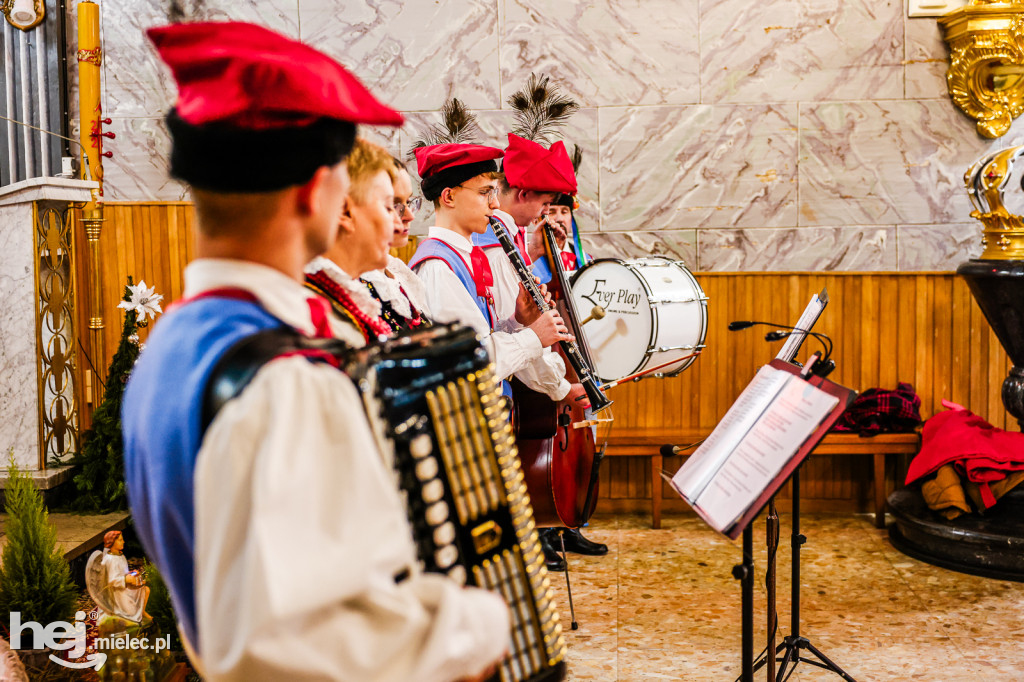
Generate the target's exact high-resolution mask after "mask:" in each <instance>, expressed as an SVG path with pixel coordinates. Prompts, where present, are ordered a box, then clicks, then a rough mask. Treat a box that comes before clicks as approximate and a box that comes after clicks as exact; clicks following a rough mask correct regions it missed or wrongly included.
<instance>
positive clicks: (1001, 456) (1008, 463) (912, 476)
mask: <svg viewBox="0 0 1024 682" xmlns="http://www.w3.org/2000/svg"><path fill="white" fill-rule="evenodd" d="M945 464H952V465H953V466H954V468H955V469H956V470H957V473H959V474H960V475H961V476H963V477H964V478H966V479H967V480H969V481H972V482H974V483H977V484H978V487H979V489H980V490H981V497H982V501H983V502H984V504H985V507H986V508H988V507H991V506H992V505H993V504H995V503H996V498H995V496H994V495H993V494H992V491H991V489H990V488H989V485H990V484H991V483H995V482H996V481H1001V480H1003V479H1004V478H1006V476H1007V474H1009V473H1011V472H1014V471H1024V433H1014V432H1011V431H1004V430H1003V429H997V428H996V427H994V426H992V425H991V424H989V423H988V422H987V421H985V420H984V419H982V418H981V417H979V416H978V415H976V414H974V413H973V412H971V411H970V410H949V411H946V412H940V413H939V414H937V415H935V416H934V417H932V418H931V419H929V420H928V421H927V422H925V425H924V431H923V432H922V434H921V452H920V453H919V454H918V455H917V457H915V458H914V460H913V461H912V462H911V463H910V469H909V470H908V471H907V484H908V485H909V484H911V483H913V482H914V481H917V480H920V479H921V478H924V477H925V476H928V475H929V474H932V473H934V472H936V471H938V469H939V468H940V467H942V466H943V465H945Z"/></svg>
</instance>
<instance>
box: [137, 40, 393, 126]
mask: <svg viewBox="0 0 1024 682" xmlns="http://www.w3.org/2000/svg"><path fill="white" fill-rule="evenodd" d="M146 34H147V35H148V36H149V39H150V40H152V41H153V44H154V45H155V46H156V49H157V52H159V53H160V58H161V59H163V60H164V61H165V62H167V65H168V66H170V67H171V72H172V73H173V74H174V79H175V80H176V81H177V82H178V102H177V104H176V105H175V107H176V109H177V112H178V116H179V117H180V118H181V119H182V120H183V121H185V122H186V123H189V124H191V125H196V126H198V125H203V124H208V123H226V124H229V125H230V126H231V127H234V128H240V129H244V130H270V129H274V128H286V127H301V126H305V125H308V124H311V123H313V122H315V121H316V120H318V119H321V118H333V119H338V120H342V121H348V122H350V123H370V124H381V125H392V126H398V125H402V122H403V118H402V115H401V114H399V113H398V112H397V111H394V110H393V109H390V108H388V107H386V106H384V105H383V104H381V103H380V102H379V101H377V99H376V98H374V96H373V95H371V94H370V91H369V90H367V89H366V88H365V87H363V85H362V83H360V82H359V81H358V80H356V78H355V77H354V76H353V75H352V74H350V73H349V72H348V71H346V70H345V68H344V67H343V66H342V65H341V64H339V63H338V62H336V61H335V60H333V59H331V58H330V57H328V56H327V55H325V54H323V53H322V52H319V51H317V50H314V49H313V48H311V47H309V46H308V45H304V44H303V43H300V42H298V41H296V40H292V39H291V38H288V37H285V36H283V35H281V34H280V33H275V32H274V31H270V30H268V29H266V28H263V27H262V26H256V25H255V24H247V23H242V22H234V21H229V22H199V23H194V24H174V25H171V26H160V27H157V28H151V29H149V30H148V31H146Z"/></svg>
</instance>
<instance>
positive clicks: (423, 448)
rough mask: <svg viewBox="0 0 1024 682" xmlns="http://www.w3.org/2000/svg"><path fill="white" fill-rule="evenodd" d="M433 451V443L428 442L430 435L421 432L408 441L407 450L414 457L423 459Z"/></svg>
mask: <svg viewBox="0 0 1024 682" xmlns="http://www.w3.org/2000/svg"><path fill="white" fill-rule="evenodd" d="M433 451H434V444H433V443H431V442H430V436H428V435H427V434H425V433H421V434H420V435H418V436H416V437H415V438H413V439H412V440H411V441H410V442H409V452H410V453H412V456H413V457H415V458H416V459H423V458H424V457H426V456H427V455H429V454H430V453H431V452H433Z"/></svg>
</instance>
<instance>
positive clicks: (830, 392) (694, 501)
mask: <svg viewBox="0 0 1024 682" xmlns="http://www.w3.org/2000/svg"><path fill="white" fill-rule="evenodd" d="M815 355H817V354H815ZM812 359H813V360H816V359H817V357H815V356H812ZM813 366H814V364H813V363H811V362H809V363H808V367H807V369H804V370H802V371H801V370H800V369H799V368H798V367H797V366H795V365H793V364H790V363H787V362H783V361H782V360H779V359H775V360H772V361H771V362H770V363H769V365H768V366H767V367H765V368H763V369H764V370H766V371H767V372H768V374H762V373H760V372H759V374H758V378H757V379H755V380H754V382H752V383H751V385H750V386H748V388H747V389H746V390H745V391H744V393H743V394H741V396H740V398H738V399H737V403H735V404H734V405H733V407H732V408H730V413H727V414H726V417H725V418H723V422H722V424H726V423H728V424H729V425H728V426H726V427H725V428H726V429H727V430H728V429H734V428H739V429H746V431H745V432H741V433H745V434H747V435H749V434H753V433H754V431H755V430H756V429H758V428H761V431H760V432H759V433H765V434H767V433H779V434H786V435H783V437H782V439H781V440H780V441H779V442H780V443H784V442H788V443H790V444H791V445H789V446H788V447H793V448H794V449H793V450H789V449H786V450H775V451H774V452H772V451H770V450H769V451H767V452H766V451H764V450H763V444H764V443H769V442H773V441H772V439H771V438H770V437H768V436H767V435H765V436H763V438H766V439H767V440H760V438H762V436H759V437H757V438H755V440H754V441H749V439H744V438H743V436H741V437H740V439H741V442H739V444H738V445H731V444H728V443H730V441H729V440H719V441H718V442H717V443H715V444H714V445H712V444H711V443H713V442H714V436H715V434H712V436H711V437H709V440H706V441H705V442H704V445H703V446H702V447H704V448H709V447H710V448H712V449H713V448H716V447H717V450H714V452H715V455H713V456H712V455H708V456H705V457H704V458H703V460H694V459H691V460H690V462H693V465H692V467H691V468H689V469H687V466H689V463H688V465H687V466H684V468H683V469H680V471H679V472H677V474H676V476H674V477H673V478H672V479H671V480H670V483H671V485H672V487H673V489H675V490H676V492H678V493H679V494H680V495H681V496H682V497H683V499H685V500H686V501H687V502H688V503H690V505H691V506H692V507H693V508H694V510H695V511H696V512H697V513H698V514H699V515H700V516H701V517H702V518H703V519H704V520H705V521H706V522H707V523H708V524H709V525H711V527H712V528H715V529H716V530H718V531H719V532H721V533H723V534H724V535H726V536H727V537H729V538H730V539H733V540H735V539H736V538H737V537H738V536H739V535H740V534H741V533H742V535H743V561H742V563H740V564H739V565H737V566H735V567H734V568H733V577H735V578H736V579H738V580H740V583H741V592H742V599H741V613H742V650H741V660H742V667H741V673H740V678H739V679H741V680H743V682H747V681H750V682H752V681H753V673H754V671H755V670H757V669H759V668H760V667H762V666H763V665H764V662H763V661H762V662H761V663H760V664H759V665H758V666H757V667H755V666H754V665H753V578H754V576H753V568H754V566H753V531H752V528H751V526H752V522H753V520H754V519H755V518H756V517H757V515H758V514H759V513H760V512H761V511H762V510H763V509H764V508H765V506H766V505H768V504H769V502H770V500H771V499H772V498H773V497H774V495H775V494H776V493H777V492H778V491H779V489H780V488H781V487H782V486H783V485H784V484H785V482H786V481H787V480H789V479H790V478H791V477H793V476H794V475H795V474H796V473H797V470H798V468H799V466H800V465H801V464H802V463H803V461H804V460H805V459H806V458H807V456H808V455H809V454H810V453H811V451H812V450H813V449H814V448H815V447H816V446H817V445H818V443H819V442H820V441H821V439H822V438H824V437H825V435H826V434H827V433H828V431H829V429H831V427H832V425H833V424H835V422H836V421H837V420H838V419H839V416H840V415H841V414H842V413H843V411H844V410H845V408H846V406H848V405H849V404H850V403H851V402H852V401H853V398H854V396H855V395H856V393H855V392H853V391H851V390H849V389H846V388H843V387H842V386H839V385H838V384H834V383H832V382H830V381H828V380H827V379H824V378H823V377H819V376H814V375H813V374H811V372H810V368H811V367H813ZM772 372H774V374H772ZM785 374H789V375H791V376H789V377H788V378H786V379H782V380H781V383H777V382H778V381H780V380H779V379H778V377H780V376H783V375H785ZM766 382H776V383H774V385H777V386H779V387H780V388H778V389H775V391H776V392H775V393H764V392H763V391H765V390H767V391H772V390H773V389H770V388H766ZM755 384H756V385H757V387H756V388H754V386H755ZM805 384H808V385H809V387H808V389H809V388H810V387H813V388H814V389H817V391H813V390H812V391H810V392H808V389H801V388H799V387H800V386H803V385H805ZM812 394H813V396H812ZM826 394H827V396H828V397H825V396H826ZM784 395H786V396H790V397H789V398H783V396H784ZM752 396H756V397H752ZM766 396H767V397H766ZM797 396H798V397H797ZM814 396H819V397H814ZM747 398H749V399H750V400H754V401H757V402H756V403H755V404H756V405H758V407H757V408H755V409H756V410H758V411H757V412H750V411H749V409H750V408H749V407H748V406H749V405H751V403H750V402H744V401H745V399H747ZM829 398H831V399H832V401H831V402H829ZM765 399H767V400H768V402H767V403H765V402H764V400H765ZM794 399H796V400H797V401H798V404H800V405H803V406H811V407H810V411H809V412H806V411H805V412H802V413H801V412H789V410H791V409H795V407H794V408H791V407H787V405H791V404H792V402H791V401H792V400H794ZM777 400H781V401H782V402H779V403H778V405H777V406H776V401H777ZM800 401H809V402H800ZM761 405H766V406H765V407H760V406H761ZM734 410H739V411H740V412H743V411H744V410H746V414H748V415H756V416H754V417H753V419H754V421H753V422H750V421H739V420H741V419H744V418H742V417H741V418H732V420H731V421H730V419H731V418H730V414H732V413H733V411H734ZM760 410H763V412H762V411H760ZM769 414H770V415H771V416H770V417H766V415H769ZM788 414H792V415H793V416H794V417H795V420H794V421H793V422H792V423H790V422H788V421H787V420H786V418H785V417H784V416H783V415H788ZM798 414H799V415H801V416H796V415H798ZM811 415H814V416H811ZM819 415H820V416H819ZM780 420H781V421H780ZM811 420H814V421H811ZM812 424H813V426H812ZM779 429H783V431H779ZM787 429H788V431H787ZM727 432H728V431H727ZM723 438H725V439H727V438H728V436H723ZM748 441H749V442H751V445H749V446H747V447H744V443H747V442H748ZM721 443H726V445H720V444H721ZM758 443H759V444H760V445H758ZM779 447H787V446H779ZM759 448H762V449H760V450H759ZM739 453H742V454H739ZM757 453H760V454H757ZM695 454H700V452H699V451H698V453H695ZM751 456H755V457H757V456H759V457H762V458H765V459H763V462H764V463H765V466H762V465H761V464H760V463H757V461H756V460H751V459H750V457H751ZM780 458H782V459H780ZM769 459H773V460H774V461H775V462H776V464H775V466H778V467H779V469H774V467H772V468H767V467H771V466H772V465H768V464H767V462H768V461H769ZM751 466H753V467H759V468H760V475H759V476H754V477H753V478H751V480H750V481H749V482H747V483H743V482H740V481H739V479H738V478H737V477H736V475H734V472H736V471H738V470H739V469H738V468H737V467H740V468H743V467H746V469H744V471H749V472H750V473H753V469H750V468H749V467H751ZM739 476H740V477H741V478H742V477H745V476H747V474H745V473H744V474H740V475H739ZM713 481H715V483H714V484H713V483H712V482H713ZM755 481H756V483H755ZM737 486H738V487H737ZM797 486H799V482H798V481H797ZM712 491H713V492H712ZM734 495H735V497H734ZM797 510H798V507H797ZM795 533H796V534H797V535H799V528H798V527H797V530H796V531H795ZM794 537H796V536H794ZM794 542H795V543H796V540H795V539H794ZM795 546H796V547H797V548H798V547H799V544H795ZM769 559H770V561H771V563H772V566H774V556H771V557H769ZM797 570H799V569H798V568H797ZM772 576H773V579H774V573H772ZM795 580H796V582H795V589H794V594H795V595H796V599H797V601H798V600H799V595H798V593H797V592H796V590H799V575H797V577H796V578H795ZM772 606H774V604H773V605H772ZM797 606H798V604H797ZM786 641H787V642H789V641H790V639H789V638H787V640H786ZM784 646H785V644H784V645H780V647H784ZM793 646H795V647H796V657H795V660H796V661H797V662H798V661H799V660H805V659H803V658H802V657H800V655H799V649H800V648H806V649H809V650H810V649H811V648H813V647H812V645H811V644H810V642H809V641H807V640H806V639H803V638H799V635H797V638H796V639H795V640H793ZM779 650H780V651H781V650H782V648H780V649H779ZM766 651H767V647H766ZM813 651H814V653H816V654H818V655H819V656H820V657H821V658H822V659H823V660H826V661H827V660H828V659H827V658H825V657H824V655H822V654H820V652H818V651H817V649H813ZM774 655H775V651H773V652H772V656H774ZM787 659H791V660H792V659H794V656H793V655H792V654H789V655H788V656H787ZM828 663H829V664H831V661H828ZM788 664H789V662H788V660H787V661H786V662H785V663H784V666H783V667H784V668H785V667H787V666H788ZM832 665H833V666H834V664H832ZM823 667H824V666H823ZM836 668H837V667H836ZM837 669H838V668H837ZM843 674H844V676H845V673H843ZM777 679H778V680H782V679H783V678H782V677H778V678H777ZM846 679H852V678H849V677H848V676H846Z"/></svg>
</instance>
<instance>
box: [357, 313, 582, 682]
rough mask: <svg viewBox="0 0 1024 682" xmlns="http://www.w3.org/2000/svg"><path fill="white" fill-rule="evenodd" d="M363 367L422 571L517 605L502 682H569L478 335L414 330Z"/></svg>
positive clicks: (366, 357) (504, 417)
mask: <svg viewBox="0 0 1024 682" xmlns="http://www.w3.org/2000/svg"><path fill="white" fill-rule="evenodd" d="M352 360H354V362H350V363H349V365H348V366H347V367H346V371H347V372H348V373H349V375H350V376H351V377H352V379H353V381H355V382H356V385H357V386H358V387H359V389H360V391H361V392H362V395H363V398H364V402H365V404H366V407H367V414H368V416H369V419H370V423H371V426H372V427H373V429H374V432H375V435H376V436H377V439H378V443H379V445H380V447H381V451H382V452H383V453H385V456H388V457H391V458H392V459H393V462H394V466H395V472H396V475H397V478H398V485H399V488H400V490H401V491H402V493H403V494H404V496H405V500H406V508H407V510H408V514H409V521H410V524H411V525H412V528H413V536H414V540H415V542H416V546H417V553H418V556H419V560H420V562H421V565H422V567H423V569H424V570H426V571H433V572H440V573H445V574H447V575H448V576H449V577H450V578H452V579H453V580H455V581H457V582H459V583H462V584H467V583H468V584H472V585H476V586H477V587H482V588H485V589H489V590H492V591H494V592H497V593H499V594H500V595H501V596H502V597H504V599H505V602H506V603H507V604H508V606H509V610H510V612H511V617H512V632H511V638H510V642H509V650H510V653H509V655H508V657H507V658H506V659H505V660H504V661H503V662H502V665H501V668H500V670H499V672H498V674H497V676H496V679H500V680H502V682H520V681H529V682H540V681H541V680H561V679H564V677H565V669H566V665H565V639H564V637H563V635H562V627H561V624H560V623H559V620H558V612H557V610H556V609H555V606H554V604H553V601H552V592H551V583H550V581H549V578H548V574H547V569H546V568H545V565H544V555H543V552H542V551H541V548H540V543H539V540H538V536H537V530H536V526H535V525H534V520H533V510H532V507H531V506H530V499H529V496H528V495H527V493H526V481H525V478H524V475H523V472H522V469H521V467H520V463H519V455H518V453H517V451H516V446H515V441H514V439H513V436H512V426H511V423H510V420H509V413H508V408H507V407H506V404H505V401H504V399H503V398H502V396H501V382H500V381H499V380H498V379H497V378H496V377H495V376H494V372H493V368H492V365H491V363H490V359H489V358H488V356H487V352H486V350H484V348H483V346H481V344H480V342H479V340H478V339H477V337H476V334H475V332H474V331H473V330H472V329H470V328H468V327H455V326H447V327H434V328H432V329H427V330H423V331H413V332H408V333H406V334H403V335H399V336H397V337H395V338H392V339H390V340H388V341H385V342H383V343H381V344H378V345H375V346H371V347H369V348H366V349H361V350H359V351H356V352H355V353H354V355H353V356H352Z"/></svg>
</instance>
